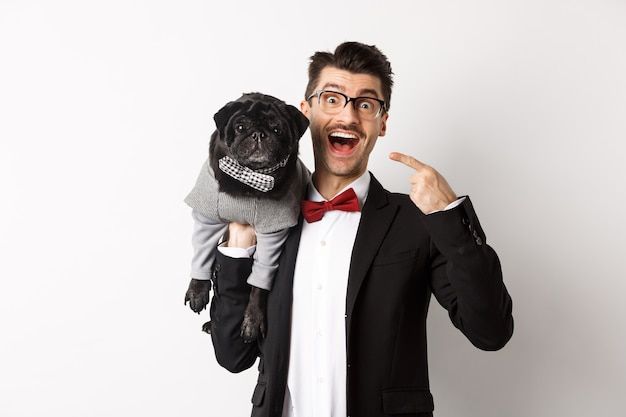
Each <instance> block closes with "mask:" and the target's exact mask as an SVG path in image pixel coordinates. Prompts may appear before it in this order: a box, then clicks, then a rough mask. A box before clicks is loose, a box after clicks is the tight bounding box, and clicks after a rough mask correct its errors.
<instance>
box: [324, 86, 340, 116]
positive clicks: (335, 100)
mask: <svg viewBox="0 0 626 417" xmlns="http://www.w3.org/2000/svg"><path fill="white" fill-rule="evenodd" d="M345 106H346V97H345V96H343V95H341V94H339V93H335V92H334V91H324V92H322V94H320V107H321V108H322V110H323V111H325V112H327V113H339V112H340V111H341V109H343V108H344V107H345Z"/></svg>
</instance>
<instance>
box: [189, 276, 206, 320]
mask: <svg viewBox="0 0 626 417" xmlns="http://www.w3.org/2000/svg"><path fill="white" fill-rule="evenodd" d="M210 290H211V281H210V280H200V279H193V278H192V279H191V282H189V288H188V289H187V293H186V294H185V304H187V302H189V307H190V308H191V310H192V311H193V312H195V313H198V314H200V312H201V311H202V310H204V309H205V307H206V305H207V304H208V303H209V292H210Z"/></svg>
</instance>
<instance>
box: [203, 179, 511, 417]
mask: <svg viewBox="0 0 626 417" xmlns="http://www.w3.org/2000/svg"><path fill="white" fill-rule="evenodd" d="M301 222H302V220H300V224H299V225H298V226H296V227H294V228H293V229H292V230H291V233H290V235H289V238H288V240H287V242H286V244H285V247H284V250H283V253H282V256H281V259H280V267H279V270H278V276H277V277H276V279H275V280H274V287H273V289H272V291H271V292H270V293H269V296H268V306H267V335H266V337H265V338H264V339H262V340H260V341H258V343H251V344H245V343H243V341H242V339H241V337H240V336H239V326H240V325H241V320H242V317H243V310H244V308H245V305H246V302H247V297H248V293H249V287H248V286H247V284H246V282H245V281H246V277H247V274H248V273H249V271H250V266H251V260H248V259H243V260H242V259H230V258H226V257H224V256H222V255H218V258H217V262H216V267H215V271H214V277H213V282H214V285H215V287H214V296H213V300H212V304H211V318H212V340H213V345H214V349H215V354H216V358H217V360H218V362H219V363H220V364H221V365H222V366H223V367H225V368H226V369H228V370H230V371H231V372H240V371H242V370H244V369H248V368H249V367H251V366H252V365H253V364H254V363H255V361H256V359H257V357H259V358H260V361H259V377H258V384H257V386H256V388H255V391H254V393H253V396H252V403H253V408H252V416H255V417H256V416H263V417H280V416H281V412H282V406H283V401H284V395H285V387H286V384H287V370H288V363H289V338H290V327H291V324H290V323H291V314H290V312H291V301H292V285H293V272H294V267H295V261H296V255H297V252H298V243H299V239H300V232H301V224H302V223H301ZM305 255H306V254H305V252H302V253H301V254H300V256H305ZM431 294H434V295H435V297H436V299H437V301H438V302H439V303H440V304H441V305H442V306H443V307H444V308H446V310H448V312H449V316H450V319H451V321H452V323H453V324H454V326H456V327H457V328H458V329H459V330H460V331H462V332H463V333H464V334H465V336H466V337H467V338H468V339H469V340H470V341H471V342H472V343H473V344H474V345H475V346H477V347H478V348H480V349H484V350H496V349H500V348H501V347H503V346H504V345H505V344H506V343H507V341H508V340H509V338H510V337H511V335H512V333H513V318H512V315H511V298H510V296H509V294H508V292H507V290H506V288H505V286H504V284H503V281H502V272H501V268H500V263H499V260H498V257H497V255H496V253H495V252H494V251H493V249H492V248H491V247H489V246H488V245H487V244H486V238H485V234H484V233H483V230H482V228H481V226H480V224H479V222H478V218H477V217H476V213H475V212H474V209H473V207H472V204H471V201H470V200H469V198H466V199H465V201H464V202H463V203H462V204H461V205H460V206H458V207H456V208H454V209H452V210H448V211H445V212H438V213H434V214H430V215H428V216H425V215H424V214H422V213H421V212H420V211H419V210H418V209H417V207H416V206H415V205H414V204H413V202H412V201H411V200H410V199H409V197H408V196H407V195H405V194H396V193H390V192H388V191H386V190H384V189H383V187H382V186H381V185H380V183H379V182H378V181H377V180H376V179H375V178H374V177H373V176H372V181H371V185H370V190H369V194H368V197H367V200H366V203H365V204H364V206H363V208H362V215H361V222H360V225H359V229H358V232H357V236H356V241H355V245H354V249H353V254H352V260H351V266H350V274H349V278H348V291H347V297H346V337H347V364H348V365H347V370H346V371H347V387H346V395H347V404H348V410H347V415H348V416H351V417H365V416H367V417H370V416H390V415H396V414H402V415H403V416H420V417H424V416H432V411H433V399H432V395H431V393H430V390H429V382H428V366H427V351H426V316H427V312H428V306H429V302H430V299H431Z"/></svg>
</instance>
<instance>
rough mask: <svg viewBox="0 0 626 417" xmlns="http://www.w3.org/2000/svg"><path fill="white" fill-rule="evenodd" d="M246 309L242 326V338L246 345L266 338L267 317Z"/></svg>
mask: <svg viewBox="0 0 626 417" xmlns="http://www.w3.org/2000/svg"><path fill="white" fill-rule="evenodd" d="M249 310H250V309H246V313H245V314H244V316H243V323H242V324H241V337H242V338H243V341H244V342H245V343H250V342H254V341H255V340H257V339H258V338H259V336H261V337H265V317H264V315H263V314H262V313H261V314H258V313H259V312H251V311H249Z"/></svg>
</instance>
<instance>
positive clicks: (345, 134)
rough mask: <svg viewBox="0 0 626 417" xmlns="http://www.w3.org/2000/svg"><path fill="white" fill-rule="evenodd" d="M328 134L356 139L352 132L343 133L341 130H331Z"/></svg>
mask: <svg viewBox="0 0 626 417" xmlns="http://www.w3.org/2000/svg"><path fill="white" fill-rule="evenodd" d="M330 136H334V137H338V138H344V139H356V138H357V137H356V135H354V134H352V133H343V132H333V133H331V134H330Z"/></svg>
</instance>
